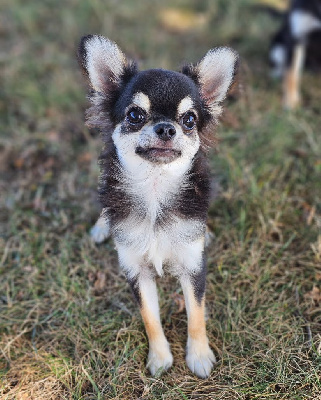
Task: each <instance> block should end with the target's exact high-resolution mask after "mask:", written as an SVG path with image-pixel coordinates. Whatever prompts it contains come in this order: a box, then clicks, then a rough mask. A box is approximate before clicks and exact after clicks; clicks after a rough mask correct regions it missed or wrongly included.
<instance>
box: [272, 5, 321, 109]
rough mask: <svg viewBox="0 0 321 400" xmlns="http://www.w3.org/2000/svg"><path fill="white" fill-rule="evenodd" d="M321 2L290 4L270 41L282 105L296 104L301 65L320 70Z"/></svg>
mask: <svg viewBox="0 0 321 400" xmlns="http://www.w3.org/2000/svg"><path fill="white" fill-rule="evenodd" d="M320 39H321V0H292V1H291V3H290V7H289V10H288V12H287V13H286V14H285V15H284V18H283V23H282V26H281V28H280V30H279V31H278V32H277V33H276V35H275V36H274V38H273V39H272V43H271V48H270V62H271V65H272V68H273V69H272V74H273V75H274V76H277V77H282V78H283V90H284V105H285V107H286V108H295V107H297V106H298V105H299V103H300V90H299V85H300V78H301V74H302V69H303V67H304V65H307V66H310V67H312V68H313V69H316V67H320V66H321V41H320Z"/></svg>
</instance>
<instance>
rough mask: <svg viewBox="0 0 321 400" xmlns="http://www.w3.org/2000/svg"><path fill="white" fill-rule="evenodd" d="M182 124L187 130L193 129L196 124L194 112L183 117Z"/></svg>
mask: <svg viewBox="0 0 321 400" xmlns="http://www.w3.org/2000/svg"><path fill="white" fill-rule="evenodd" d="M182 124H183V126H184V128H185V129H188V130H191V129H193V128H194V126H195V124H196V115H195V114H194V113H193V112H192V111H189V112H187V113H186V114H184V115H183V118H182Z"/></svg>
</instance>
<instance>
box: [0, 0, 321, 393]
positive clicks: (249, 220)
mask: <svg viewBox="0 0 321 400" xmlns="http://www.w3.org/2000/svg"><path fill="white" fill-rule="evenodd" d="M258 3H260V2H258V1H254V0H240V1H237V2H236V1H233V0H217V1H215V2H214V1H210V0H201V1H196V0H186V1H183V0H176V1H174V2H173V1H169V0H166V1H157V0H153V1H147V0H144V1H143V0H141V1H137V2H131V1H129V0H126V1H122V2H117V1H113V0H105V1H104V2H103V1H101V0H94V1H93V0H83V1H81V2H78V1H76V0H68V1H54V0H46V1H40V0H35V1H33V2H27V1H23V0H15V1H12V0H3V1H2V2H1V5H0V49H1V50H0V77H1V78H0V81H1V87H0V135H1V136H0V204H1V209H0V210H1V211H0V224H1V225H0V226H1V232H0V274H1V277H0V349H1V351H0V379H1V383H0V397H1V399H17V400H22V399H46V400H49V399H55V400H56V399H76V400H85V399H86V400H89V399H197V398H202V399H224V400H230V399H260V400H262V399H291V400H292V399H313V400H315V399H319V398H321V385H320V376H321V355H320V354H321V292H320V289H321V140H320V125H321V116H320V96H321V76H320V75H319V76H317V75H311V74H309V73H306V74H305V75H304V79H303V93H302V98H303V101H302V107H301V109H300V110H297V111H295V112H286V111H284V110H283V109H282V105H281V86H280V83H279V82H275V81H273V80H272V79H271V78H270V77H269V74H268V72H269V71H268V65H267V53H268V46H269V37H270V36H271V35H272V34H273V32H274V31H275V29H277V27H278V24H279V22H278V21H277V20H274V19H273V18H272V17H271V16H270V15H269V14H267V13H266V12H265V11H261V10H260V9H259V8H258V7H256V5H257V4H258ZM274 3H277V4H278V5H279V4H281V5H282V3H283V2H282V1H281V0H280V1H274ZM87 33H101V34H104V35H106V36H108V37H110V38H111V39H113V40H115V41H116V42H117V43H118V44H119V45H120V46H121V47H122V48H123V49H124V51H126V53H127V54H128V55H130V56H131V57H133V58H135V59H136V60H138V61H139V64H140V66H141V68H143V69H146V68H151V67H162V68H174V69H177V68H179V67H180V65H181V64H182V62H184V61H189V62H190V61H192V62H196V61H197V60H198V59H199V58H200V57H201V56H202V55H204V54H205V52H206V51H207V50H208V49H209V48H211V47H214V46H217V45H230V46H232V47H233V48H234V49H236V50H237V51H238V52H239V53H240V55H241V60H242V64H241V74H240V83H239V85H238V87H237V88H236V90H235V92H234V94H233V95H232V96H230V98H229V99H228V101H227V102H226V109H227V112H226V113H225V115H224V117H223V118H222V122H221V125H220V128H219V129H218V136H219V138H220V140H219V144H218V146H217V148H216V150H215V151H213V152H212V153H211V166H212V171H213V182H214V187H215V190H214V191H215V197H214V199H213V202H212V205H211V209H210V215H209V226H210V227H211V229H212V231H213V233H214V235H215V237H214V239H213V241H212V243H211V245H210V246H209V249H208V275H207V291H206V296H207V312H208V321H207V328H208V335H209V339H210V343H211V347H212V349H213V351H214V353H215V355H216V357H217V359H218V364H217V365H216V368H215V370H214V371H213V372H212V374H211V376H210V377H209V378H208V379H205V380H201V379H198V378H197V377H195V376H194V375H192V374H191V373H190V371H189V370H188V368H187V367H186V364H185V362H184V357H185V342H186V315H185V310H184V303H183V300H182V291H181V289H180V287H179V285H178V283H177V281H176V280H175V279H173V278H170V277H167V276H166V277H165V278H162V279H160V280H159V282H158V284H159V295H160V304H161V310H162V311H161V315H162V321H163V324H164V328H165V333H166V336H167V337H168V339H169V342H170V343H171V347H172V351H173V355H174V365H173V367H172V368H171V370H170V371H169V372H168V373H165V374H164V375H163V376H162V377H160V378H151V377H150V374H149V373H148V371H147V370H146V369H145V362H146V357H147V354H148V347H147V338H146V334H145V331H144V327H143V324H142V321H141V318H140V315H139V311H138V308H137V306H136V305H135V302H134V300H133V297H132V295H131V292H130V289H129V287H128V285H127V283H126V282H125V279H124V277H123V276H122V275H121V274H120V272H119V270H118V265H117V255H116V253H115V250H114V247H113V243H112V241H110V240H109V241H107V242H105V243H104V244H102V245H99V246H96V245H94V244H92V243H91V241H90V238H89V235H88V232H89V229H90V227H91V226H92V224H93V223H94V221H95V219H96V217H97V216H98V214H99V211H100V210H99V205H98V202H97V195H96V186H97V177H98V166H97V161H96V160H97V156H98V154H99V149H100V146H101V141H100V138H99V134H98V133H97V132H93V131H89V130H88V129H87V128H86V127H85V125H84V111H85V109H86V107H87V106H88V102H87V100H86V97H85V93H86V86H85V84H84V79H83V77H82V75H81V73H80V70H79V67H78V65H77V60H76V48H77V44H78V42H79V39H80V37H81V36H82V35H84V34H87Z"/></svg>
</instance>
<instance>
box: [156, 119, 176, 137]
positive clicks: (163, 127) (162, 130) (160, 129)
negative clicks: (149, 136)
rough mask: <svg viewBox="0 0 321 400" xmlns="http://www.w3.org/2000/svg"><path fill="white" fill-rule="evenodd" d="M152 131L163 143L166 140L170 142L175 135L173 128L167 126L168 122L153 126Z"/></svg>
mask: <svg viewBox="0 0 321 400" xmlns="http://www.w3.org/2000/svg"><path fill="white" fill-rule="evenodd" d="M154 131H155V133H156V134H157V136H158V137H159V138H160V139H162V140H164V141H165V142H166V141H167V140H171V139H172V138H173V137H174V136H175V134H176V129H175V126H174V125H172V124H169V123H168V122H162V123H160V124H157V125H155V127H154Z"/></svg>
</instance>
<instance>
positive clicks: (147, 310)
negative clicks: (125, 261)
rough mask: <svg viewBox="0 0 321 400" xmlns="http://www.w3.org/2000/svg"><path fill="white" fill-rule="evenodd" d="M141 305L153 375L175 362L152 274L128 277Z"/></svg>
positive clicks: (148, 365)
mask: <svg viewBox="0 0 321 400" xmlns="http://www.w3.org/2000/svg"><path fill="white" fill-rule="evenodd" d="M128 282H129V283H130V285H131V287H132V290H133V292H134V295H135V297H136V299H137V301H138V304H139V306H140V312H141V315H142V318H143V321H144V324H145V329H146V333H147V336H148V341H149V354H148V361H147V368H148V369H149V370H150V372H151V374H152V375H156V373H157V372H159V373H161V372H162V371H163V370H167V369H169V368H170V367H171V366H172V364H173V356H172V354H171V351H170V347H169V344H168V341H167V339H166V337H165V335H164V331H163V328H162V325H161V321H160V316H159V305H158V296H157V288H156V283H155V280H154V279H153V278H152V277H150V276H148V275H147V276H146V275H145V276H142V275H139V276H138V277H136V278H134V279H128Z"/></svg>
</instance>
